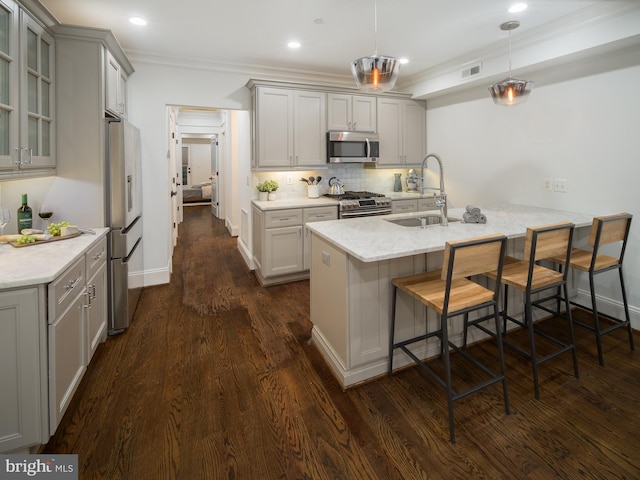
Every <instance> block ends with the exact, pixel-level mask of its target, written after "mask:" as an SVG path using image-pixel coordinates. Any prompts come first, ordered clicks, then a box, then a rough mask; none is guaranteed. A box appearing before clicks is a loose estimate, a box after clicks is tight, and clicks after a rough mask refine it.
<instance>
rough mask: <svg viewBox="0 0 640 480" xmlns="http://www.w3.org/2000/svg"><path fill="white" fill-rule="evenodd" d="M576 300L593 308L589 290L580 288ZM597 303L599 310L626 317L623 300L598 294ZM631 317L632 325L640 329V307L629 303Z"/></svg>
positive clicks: (621, 317) (612, 315) (610, 314)
mask: <svg viewBox="0 0 640 480" xmlns="http://www.w3.org/2000/svg"><path fill="white" fill-rule="evenodd" d="M627 295H628V293H627ZM575 301H576V302H578V303H580V304H581V305H584V306H585V307H589V308H591V293H590V292H589V291H588V290H582V289H578V295H577V297H576V298H575ZM596 303H597V306H598V311H599V312H602V313H604V314H606V315H609V316H611V317H613V318H620V319H624V305H623V304H622V302H621V301H617V300H612V299H610V298H607V297H601V296H599V295H598V294H596ZM629 317H630V318H631V327H633V329H634V330H640V309H638V308H636V307H632V306H631V305H629Z"/></svg>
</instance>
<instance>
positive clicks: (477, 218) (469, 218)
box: [462, 205, 487, 223]
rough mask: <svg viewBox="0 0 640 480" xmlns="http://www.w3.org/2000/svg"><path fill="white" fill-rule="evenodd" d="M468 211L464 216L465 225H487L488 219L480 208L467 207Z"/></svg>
mask: <svg viewBox="0 0 640 480" xmlns="http://www.w3.org/2000/svg"><path fill="white" fill-rule="evenodd" d="M466 210H467V211H466V212H464V213H463V214H462V219H463V220H464V223H487V217H486V216H485V215H484V214H483V213H482V212H481V211H480V208H478V207H475V206H473V205H467V209H466Z"/></svg>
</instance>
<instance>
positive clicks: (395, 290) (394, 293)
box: [387, 285, 398, 376]
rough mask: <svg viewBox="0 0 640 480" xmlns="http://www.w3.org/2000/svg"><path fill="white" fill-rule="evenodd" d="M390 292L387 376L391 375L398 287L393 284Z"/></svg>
mask: <svg viewBox="0 0 640 480" xmlns="http://www.w3.org/2000/svg"><path fill="white" fill-rule="evenodd" d="M391 292H392V293H391V329H390V331H389V368H388V370H387V375H388V376H391V375H392V374H393V344H394V338H395V331H396V301H397V300H396V299H397V296H398V287H396V286H395V285H393V288H392V289H391Z"/></svg>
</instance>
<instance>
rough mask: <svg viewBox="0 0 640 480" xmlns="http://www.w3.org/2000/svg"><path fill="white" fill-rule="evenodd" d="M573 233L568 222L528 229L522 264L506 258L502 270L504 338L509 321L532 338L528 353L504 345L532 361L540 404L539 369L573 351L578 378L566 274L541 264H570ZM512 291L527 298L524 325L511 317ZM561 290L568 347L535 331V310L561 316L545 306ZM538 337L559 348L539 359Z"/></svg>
mask: <svg viewBox="0 0 640 480" xmlns="http://www.w3.org/2000/svg"><path fill="white" fill-rule="evenodd" d="M573 230H574V224H573V223H569V222H562V223H556V224H551V225H542V226H538V227H530V228H527V233H526V237H525V243H524V255H523V260H519V259H517V258H513V257H509V256H507V257H506V258H505V262H504V268H503V270H502V279H501V282H502V284H503V285H504V296H503V298H504V306H503V310H502V312H501V315H502V318H503V319H504V328H503V335H506V332H507V320H509V321H511V322H513V323H515V324H517V325H520V326H521V327H523V328H526V329H527V330H528V335H529V351H527V350H525V349H523V348H521V347H520V346H518V345H516V344H514V343H512V342H508V341H507V340H504V344H505V345H507V346H509V347H511V348H513V349H514V350H516V351H517V352H518V353H520V354H522V355H524V356H525V357H527V358H529V359H530V360H531V368H532V371H533V386H534V392H535V397H536V399H538V400H539V399H540V385H539V381H538V366H539V365H540V364H542V363H544V362H546V361H547V360H551V359H552V358H555V357H557V356H558V355H561V354H563V353H565V352H568V351H571V352H572V355H573V369H574V373H575V376H576V378H578V377H579V372H578V360H577V356H576V347H575V339H574V335H573V323H572V319H571V309H570V306H569V301H568V297H567V272H566V271H565V272H564V273H562V272H558V271H556V270H554V269H552V268H547V267H545V266H542V265H541V264H540V261H541V260H545V259H548V258H550V257H562V258H564V259H565V261H567V262H568V261H569V259H570V255H571V242H572V239H573ZM498 273H499V272H490V273H489V274H488V276H489V277H491V278H494V279H496V280H497V281H500V279H499V277H498ZM509 287H514V288H516V289H518V290H520V291H521V292H523V294H524V319H523V320H522V321H520V320H517V319H516V318H514V317H512V316H510V315H509V314H508V299H509ZM550 289H553V294H552V295H549V296H547V297H545V298H539V297H538V298H537V299H536V300H533V298H532V297H533V296H534V295H535V294H538V293H541V292H544V291H547V290H550ZM558 289H562V290H564V299H565V313H564V314H563V315H562V316H563V317H565V319H566V320H567V324H568V327H569V343H565V342H563V341H561V340H559V339H557V338H555V337H552V336H551V335H549V334H547V333H545V332H542V331H540V329H536V328H535V327H534V322H533V308H532V307H537V308H539V309H542V310H545V311H547V312H549V313H552V314H554V315H560V313H559V311H558V310H559V309H556V310H552V309H551V308H549V307H547V306H546V305H544V304H543V303H544V302H547V301H548V300H550V299H554V300H557V298H558V295H557V293H556V292H557V291H558ZM536 335H539V336H541V337H543V338H545V339H546V340H548V341H549V342H551V343H553V344H555V345H556V346H558V347H559V348H558V349H557V350H555V351H553V352H551V353H549V354H546V355H544V356H542V357H538V355H537V353H536V341H535V337H536Z"/></svg>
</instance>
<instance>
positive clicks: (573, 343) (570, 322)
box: [563, 283, 580, 378]
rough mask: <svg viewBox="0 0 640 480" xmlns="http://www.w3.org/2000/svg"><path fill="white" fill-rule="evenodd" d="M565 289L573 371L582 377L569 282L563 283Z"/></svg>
mask: <svg viewBox="0 0 640 480" xmlns="http://www.w3.org/2000/svg"><path fill="white" fill-rule="evenodd" d="M563 290H564V305H565V308H566V309H567V313H566V318H567V323H568V325H569V338H570V340H571V346H572V347H573V348H572V350H571V354H572V355H573V373H574V374H575V376H576V378H580V372H579V371H578V354H577V352H576V350H577V349H576V338H575V335H574V332H573V317H572V316H571V305H570V302H569V290H568V288H567V284H566V283H565V284H564V285H563Z"/></svg>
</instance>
